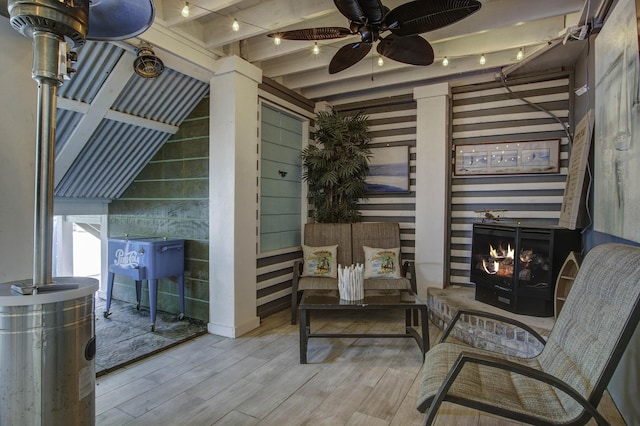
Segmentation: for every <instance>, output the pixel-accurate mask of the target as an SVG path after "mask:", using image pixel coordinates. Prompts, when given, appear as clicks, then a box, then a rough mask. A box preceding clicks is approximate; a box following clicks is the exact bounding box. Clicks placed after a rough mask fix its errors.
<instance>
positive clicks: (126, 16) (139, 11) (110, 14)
mask: <svg viewBox="0 0 640 426" xmlns="http://www.w3.org/2000/svg"><path fill="white" fill-rule="evenodd" d="M154 17H155V9H154V7H153V1H152V0H135V1H122V0H92V1H91V2H90V4H89V30H88V31H87V40H107V41H115V40H124V39H127V38H132V37H135V36H137V35H139V34H142V33H143V32H144V31H146V30H147V29H149V27H150V26H151V24H153V18H154Z"/></svg>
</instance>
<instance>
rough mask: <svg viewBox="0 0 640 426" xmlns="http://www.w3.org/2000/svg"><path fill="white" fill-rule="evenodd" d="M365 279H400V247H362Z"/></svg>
mask: <svg viewBox="0 0 640 426" xmlns="http://www.w3.org/2000/svg"><path fill="white" fill-rule="evenodd" d="M362 248H363V249H364V277H365V278H402V274H401V272H400V247H395V248H391V249H382V248H372V247H367V246H364V247H362Z"/></svg>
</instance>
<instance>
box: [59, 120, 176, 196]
mask: <svg viewBox="0 0 640 426" xmlns="http://www.w3.org/2000/svg"><path fill="white" fill-rule="evenodd" d="M168 138H169V134H167V133H163V132H159V131H154V130H151V129H146V128H143V127H139V126H135V125H131V124H126V123H121V122H117V121H112V120H104V121H103V122H102V123H101V124H100V126H99V128H98V130H97V131H96V132H95V134H94V136H93V137H92V138H91V139H90V140H89V142H88V143H87V144H86V145H85V147H84V149H83V150H82V152H81V153H80V155H79V156H78V157H77V158H76V161H75V162H74V164H73V166H72V167H71V169H70V170H69V172H68V173H67V174H66V175H65V176H64V178H63V179H62V181H61V182H60V184H59V185H58V187H57V188H56V196H61V197H74V198H77V197H80V198H84V197H89V198H106V199H114V198H118V196H120V194H121V193H122V192H123V191H124V190H125V189H126V188H127V186H129V184H130V183H131V181H133V179H134V178H135V177H136V176H137V175H138V173H139V172H140V170H142V168H143V167H144V165H145V164H146V163H147V162H148V161H149V159H150V158H151V157H153V155H154V154H155V153H156V151H157V150H158V149H159V148H160V146H162V144H163V143H164V142H165V141H166V140H167V139H168Z"/></svg>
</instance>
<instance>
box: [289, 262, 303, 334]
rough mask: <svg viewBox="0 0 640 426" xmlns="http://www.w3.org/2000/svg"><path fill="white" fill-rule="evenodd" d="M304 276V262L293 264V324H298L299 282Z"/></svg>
mask: <svg viewBox="0 0 640 426" xmlns="http://www.w3.org/2000/svg"><path fill="white" fill-rule="evenodd" d="M300 275H302V260H301V259H298V260H296V261H295V262H293V277H292V279H291V324H295V323H296V319H297V318H296V317H297V315H296V311H297V309H298V281H299V280H300Z"/></svg>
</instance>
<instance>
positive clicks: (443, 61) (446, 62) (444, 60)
mask: <svg viewBox="0 0 640 426" xmlns="http://www.w3.org/2000/svg"><path fill="white" fill-rule="evenodd" d="M442 66H443V67H446V66H449V59H447V57H446V56H445V57H444V59H443V60H442Z"/></svg>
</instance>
